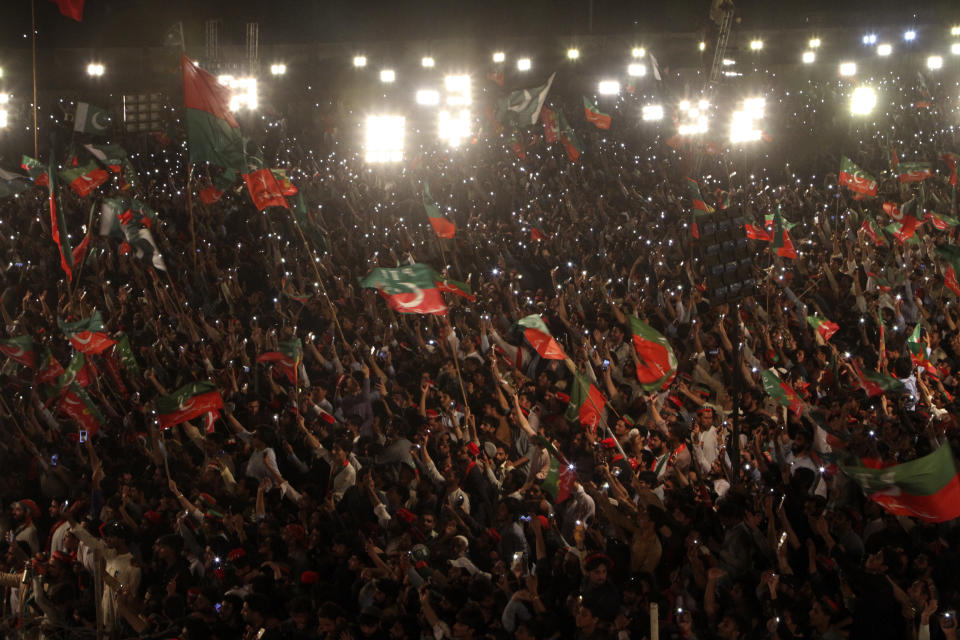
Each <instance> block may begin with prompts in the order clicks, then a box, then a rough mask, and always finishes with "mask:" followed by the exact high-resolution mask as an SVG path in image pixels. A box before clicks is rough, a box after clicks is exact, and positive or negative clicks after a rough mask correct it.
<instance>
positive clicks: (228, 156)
mask: <svg viewBox="0 0 960 640" xmlns="http://www.w3.org/2000/svg"><path fill="white" fill-rule="evenodd" d="M180 69H181V72H182V74H183V103H184V106H185V107H186V109H187V117H186V120H187V141H188V145H189V149H190V162H196V163H201V162H210V163H212V164H215V165H219V166H221V167H224V168H228V169H234V170H236V171H240V172H243V171H246V170H247V163H246V159H245V155H244V142H243V136H242V135H241V134H240V124H239V123H238V122H237V120H236V118H234V117H233V114H232V113H231V112H230V89H229V88H227V87H225V86H224V85H222V84H220V83H219V82H217V79H216V78H215V77H213V75H212V74H211V73H209V72H208V71H205V70H203V69H201V68H200V67H198V66H197V65H196V64H194V63H193V62H192V61H191V60H190V59H189V58H187V56H186V55H181V56H180Z"/></svg>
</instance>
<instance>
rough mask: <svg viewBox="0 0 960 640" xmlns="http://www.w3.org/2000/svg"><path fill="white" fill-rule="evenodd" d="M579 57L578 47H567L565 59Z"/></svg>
mask: <svg viewBox="0 0 960 640" xmlns="http://www.w3.org/2000/svg"><path fill="white" fill-rule="evenodd" d="M579 57H580V49H567V59H568V60H576V59H577V58H579Z"/></svg>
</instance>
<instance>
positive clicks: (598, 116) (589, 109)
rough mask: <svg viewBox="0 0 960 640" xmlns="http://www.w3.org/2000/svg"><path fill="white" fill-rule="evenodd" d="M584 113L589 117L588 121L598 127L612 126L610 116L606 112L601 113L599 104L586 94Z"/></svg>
mask: <svg viewBox="0 0 960 640" xmlns="http://www.w3.org/2000/svg"><path fill="white" fill-rule="evenodd" d="M583 113H584V115H585V116H586V118H587V122H590V123H593V124H594V125H596V127H597V129H609V128H610V116H609V115H608V114H606V113H600V109H599V108H598V107H597V105H595V104H593V103H592V102H590V100H589V99H588V98H587V97H586V96H583Z"/></svg>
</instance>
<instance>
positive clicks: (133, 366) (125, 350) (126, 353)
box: [113, 333, 140, 377]
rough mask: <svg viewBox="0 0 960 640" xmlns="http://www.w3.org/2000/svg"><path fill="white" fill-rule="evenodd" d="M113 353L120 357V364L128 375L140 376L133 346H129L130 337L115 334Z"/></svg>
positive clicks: (123, 334)
mask: <svg viewBox="0 0 960 640" xmlns="http://www.w3.org/2000/svg"><path fill="white" fill-rule="evenodd" d="M113 353H114V355H116V356H117V357H118V358H119V359H120V364H122V365H123V368H124V369H126V370H127V371H128V372H129V373H130V375H132V376H134V377H139V376H140V365H139V364H137V359H136V357H135V356H134V355H133V348H132V347H131V346H130V337H129V336H128V335H127V334H125V333H121V334H119V335H117V344H116V346H114V348H113Z"/></svg>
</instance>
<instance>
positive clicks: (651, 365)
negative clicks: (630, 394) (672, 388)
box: [630, 316, 677, 391]
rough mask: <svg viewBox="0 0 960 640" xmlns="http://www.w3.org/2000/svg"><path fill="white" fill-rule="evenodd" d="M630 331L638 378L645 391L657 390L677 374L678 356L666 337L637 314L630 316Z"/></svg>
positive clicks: (666, 384) (668, 383) (667, 383)
mask: <svg viewBox="0 0 960 640" xmlns="http://www.w3.org/2000/svg"><path fill="white" fill-rule="evenodd" d="M630 332H631V333H632V334H633V348H634V350H635V351H636V354H637V380H638V381H639V382H640V386H642V387H643V389H644V391H657V390H660V389H663V388H665V387H667V386H669V385H670V383H671V382H673V379H674V378H675V377H676V375H677V356H676V355H675V354H674V353H673V347H671V346H670V343H669V342H667V339H666V337H665V336H664V335H663V334H662V333H660V332H659V331H657V330H656V329H654V328H653V327H651V326H650V325H648V324H647V323H646V322H644V321H643V320H641V319H640V318H638V317H636V316H630Z"/></svg>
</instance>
